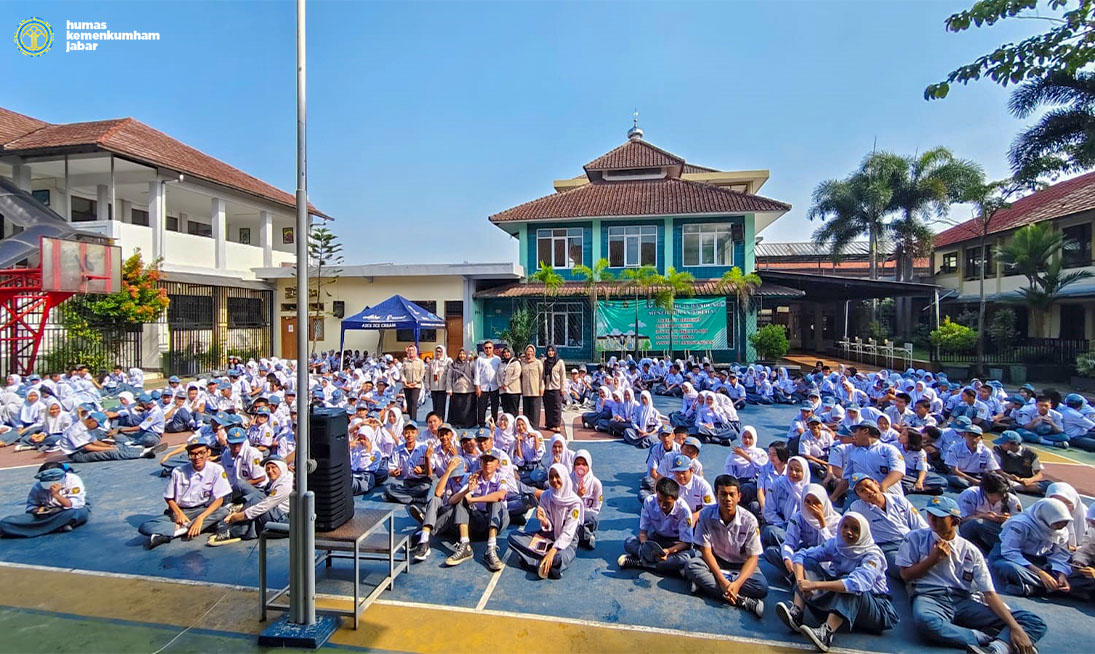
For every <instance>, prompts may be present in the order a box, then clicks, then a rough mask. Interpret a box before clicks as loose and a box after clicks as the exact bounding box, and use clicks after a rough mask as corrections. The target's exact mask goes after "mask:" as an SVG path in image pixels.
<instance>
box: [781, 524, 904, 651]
mask: <svg viewBox="0 0 1095 654" xmlns="http://www.w3.org/2000/svg"><path fill="white" fill-rule="evenodd" d="M838 532H839V533H838V535H837V536H834V537H833V538H830V539H829V540H827V541H825V543H823V544H821V545H818V546H817V547H811V548H809V549H805V550H800V551H799V552H797V553H796V554H795V556H794V575H795V584H794V600H793V602H792V604H791V605H788V604H787V603H786V602H780V603H779V604H777V605H776V615H778V616H779V618H780V620H782V621H783V623H784V624H785V625H787V627H788V628H789V629H791V630H792V631H797V632H799V633H800V634H802V635H803V636H804V637H805V638H806V640H808V641H809V642H811V643H812V644H813V645H814V647H816V648H817V649H818V650H819V651H822V652H828V651H829V648H830V647H832V644H833V635H834V634H835V633H836V632H837V630H838V629H840V627H841V626H843V625H844V624H845V623H847V625H848V629H849V630H853V629H854V630H855V631H864V632H868V633H873V634H881V633H882V632H883V631H885V630H887V629H892V628H893V627H894V625H896V624H897V621H898V616H897V611H896V610H895V609H894V607H893V604H892V603H891V602H890V588H889V584H888V583H887V581H886V569H887V568H886V566H887V563H886V557H885V556H884V555H883V553H882V550H881V549H879V547H878V545H876V544H875V542H874V538H872V536H871V529H870V526H869V525H868V522H867V519H866V518H865V517H863V516H862V515H860V514H858V513H856V512H854V511H851V512H848V513H845V514H844V517H843V518H841V519H840V523H839V528H838ZM825 563H828V564H829V567H828V568H827V569H826V567H824V564H825ZM807 607H808V608H809V609H810V611H811V612H812V613H818V614H822V615H824V616H825V621H824V622H823V623H822V624H821V625H819V626H817V627H811V626H809V625H807V624H806V622H805V620H804V617H805V614H804V610H805V609H806V608H807Z"/></svg>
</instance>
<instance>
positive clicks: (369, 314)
mask: <svg viewBox="0 0 1095 654" xmlns="http://www.w3.org/2000/svg"><path fill="white" fill-rule="evenodd" d="M444 328H445V321H444V320H442V319H441V318H439V317H437V316H436V315H434V314H432V313H430V312H429V311H426V310H425V309H423V308H422V307H420V306H418V305H417V304H415V303H414V302H411V301H410V300H408V299H406V298H404V297H403V296H401V295H393V296H391V297H390V298H388V299H387V300H384V301H383V302H381V303H380V304H377V305H375V306H372V307H366V308H365V309H364V310H362V311H361V312H360V313H355V314H354V315H352V316H348V317H346V318H343V319H342V334H341V336H340V338H339V341H338V350H339V353H340V355H341V353H342V352H343V350H344V346H345V345H346V330H347V329H378V330H384V329H412V330H414V346H415V347H418V335H419V333H420V332H421V331H422V330H423V329H444ZM379 349H380V347H379V344H378V347H377V350H378V351H379Z"/></svg>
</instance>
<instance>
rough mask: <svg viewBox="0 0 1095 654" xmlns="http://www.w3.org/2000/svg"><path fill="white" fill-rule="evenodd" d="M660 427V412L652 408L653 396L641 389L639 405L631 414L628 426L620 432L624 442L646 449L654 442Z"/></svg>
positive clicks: (660, 429)
mask: <svg viewBox="0 0 1095 654" xmlns="http://www.w3.org/2000/svg"><path fill="white" fill-rule="evenodd" d="M662 429H663V427H662V414H660V413H658V410H657V409H655V408H654V398H652V397H651V396H650V391H643V392H642V393H641V394H640V395H639V406H638V407H637V408H636V409H635V411H634V413H632V415H631V424H630V426H628V427H627V428H625V429H624V430H623V431H622V432H621V435H622V436H623V439H624V442H625V443H627V444H628V445H634V446H635V447H638V448H641V449H646V448H648V447H650V446H651V445H653V444H654V443H655V442H656V439H657V435H658V433H659V432H661V431H662Z"/></svg>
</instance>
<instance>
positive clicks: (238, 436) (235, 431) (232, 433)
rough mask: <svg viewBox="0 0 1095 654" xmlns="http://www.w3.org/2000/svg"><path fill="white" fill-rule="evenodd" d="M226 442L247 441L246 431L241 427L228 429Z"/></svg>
mask: <svg viewBox="0 0 1095 654" xmlns="http://www.w3.org/2000/svg"><path fill="white" fill-rule="evenodd" d="M227 440H228V442H229V443H230V444H233V445H234V444H236V443H244V442H246V441H247V432H245V431H243V427H233V428H231V429H229V430H228V438H227Z"/></svg>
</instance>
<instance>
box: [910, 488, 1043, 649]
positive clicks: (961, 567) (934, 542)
mask: <svg viewBox="0 0 1095 654" xmlns="http://www.w3.org/2000/svg"><path fill="white" fill-rule="evenodd" d="M926 510H927V513H928V523H929V525H930V528H929V529H917V530H915V531H911V532H909V534H908V535H907V536H906V537H905V541H904V542H903V543H902V544H901V548H900V549H899V550H898V553H897V558H896V561H895V562H896V564H897V565H898V567H899V568H900V569H901V578H902V579H904V580H905V584H906V588H907V589H908V591H909V595H910V597H911V599H912V613H913V621H914V622H915V626H916V632H917V633H918V634H919V635H920V637H921V638H922V639H924V640H925V641H927V642H929V643H934V644H939V645H949V646H951V647H966V648H968V649H967V650H966V651H967V652H974V653H975V654H1008V652H1015V653H1017V654H1018V653H1020V652H1021V653H1023V654H1033V653H1034V651H1035V650H1034V643H1035V642H1037V641H1038V640H1040V639H1041V638H1042V636H1044V635H1045V633H1046V623H1045V622H1044V621H1043V620H1042V619H1041V618H1039V617H1038V616H1037V615H1035V614H1033V613H1031V612H1029V611H1023V610H1019V609H1015V610H1012V609H1010V608H1008V606H1007V605H1006V604H1004V602H1003V600H1001V599H1000V596H999V595H997V594H996V588H995V586H993V583H992V577H991V576H990V575H989V569H988V566H987V565H986V564H985V558H984V556H983V555H982V554H981V551H980V550H978V549H977V547H976V546H975V545H974V544H973V543H971V542H970V541H968V540H966V539H965V538H963V537H962V536H961V535H959V533H958V529H957V527H958V525H959V522H960V521H961V516H962V511H961V509H959V508H958V504H956V503H955V501H954V500H952V499H950V498H949V497H933V498H932V499H931V500H929V501H928V506H927V509H926Z"/></svg>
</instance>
